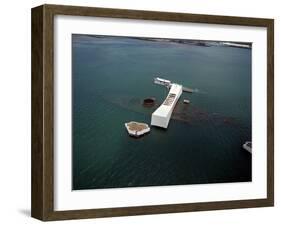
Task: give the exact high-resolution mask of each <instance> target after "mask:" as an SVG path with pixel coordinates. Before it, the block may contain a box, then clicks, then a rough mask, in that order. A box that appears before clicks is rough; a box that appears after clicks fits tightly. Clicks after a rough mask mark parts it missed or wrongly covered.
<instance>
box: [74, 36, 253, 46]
mask: <svg viewBox="0 0 281 226" xmlns="http://www.w3.org/2000/svg"><path fill="white" fill-rule="evenodd" d="M73 35H81V36H87V37H95V38H130V39H136V40H142V41H150V42H167V43H178V44H188V45H196V46H202V47H211V46H224V47H232V48H244V49H251V48H252V43H250V42H233V41H227V40H224V41H215V40H195V39H178V38H175V39H174V38H153V37H131V36H112V35H89V34H73ZM226 43H227V44H226Z"/></svg>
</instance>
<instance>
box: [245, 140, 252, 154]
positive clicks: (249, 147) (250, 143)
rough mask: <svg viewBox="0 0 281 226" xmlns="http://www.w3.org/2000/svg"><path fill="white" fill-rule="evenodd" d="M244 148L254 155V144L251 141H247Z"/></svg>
mask: <svg viewBox="0 0 281 226" xmlns="http://www.w3.org/2000/svg"><path fill="white" fill-rule="evenodd" d="M243 148H244V149H245V150H246V151H248V152H250V153H251V154H252V142H251V141H247V142H245V144H243Z"/></svg>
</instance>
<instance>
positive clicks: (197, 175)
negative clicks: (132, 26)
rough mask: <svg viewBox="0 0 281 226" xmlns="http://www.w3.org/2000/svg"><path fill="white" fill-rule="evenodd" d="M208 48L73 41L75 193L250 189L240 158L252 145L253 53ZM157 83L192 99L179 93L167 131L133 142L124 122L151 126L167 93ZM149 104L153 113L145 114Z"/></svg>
mask: <svg viewBox="0 0 281 226" xmlns="http://www.w3.org/2000/svg"><path fill="white" fill-rule="evenodd" d="M209 44H210V46H200V45H196V44H194V43H192V42H191V43H188V42H187V43H176V42H172V41H164V40H157V41H153V40H143V39H136V38H129V37H111V36H108V37H106V36H88V35H78V34H77V35H76V34H73V35H72V93H73V94H72V102H73V106H72V115H73V116H72V117H73V118H72V138H73V145H72V175H73V178H72V179H73V180H72V181H73V184H72V186H73V189H74V190H79V189H101V188H122V187H139V186H162V185H183V184H205V183H228V182H246V181H251V179H252V176H251V175H252V172H251V168H252V164H251V161H252V160H251V154H250V153H248V152H247V151H245V150H244V149H242V145H243V143H244V142H245V141H248V140H251V127H252V125H251V121H252V119H251V49H244V48H234V47H227V46H222V45H220V43H218V42H214V43H212V42H210V43H209ZM156 75H159V77H163V78H165V79H169V80H171V81H173V82H176V83H179V84H182V85H183V86H186V87H190V88H193V89H196V91H197V92H194V93H192V94H190V93H183V94H182V96H181V98H180V100H179V102H178V104H177V106H176V108H175V111H174V113H173V116H172V119H171V120H170V123H169V127H168V129H167V130H164V129H159V128H156V127H151V132H150V134H148V135H146V136H144V137H141V138H139V139H135V138H132V137H129V136H128V133H127V131H126V129H125V126H124V123H125V122H128V121H139V122H145V123H148V124H150V120H151V113H152V112H153V111H154V110H155V109H156V108H157V106H159V105H160V104H161V102H162V101H163V100H164V99H165V97H166V95H167V93H168V91H167V89H166V88H164V87H162V86H159V85H155V84H154V83H153V78H154V77H156ZM147 97H155V98H156V105H155V106H154V107H152V108H146V107H143V105H142V101H143V99H144V98H147ZM183 99H188V100H190V102H191V103H190V104H189V105H186V104H183Z"/></svg>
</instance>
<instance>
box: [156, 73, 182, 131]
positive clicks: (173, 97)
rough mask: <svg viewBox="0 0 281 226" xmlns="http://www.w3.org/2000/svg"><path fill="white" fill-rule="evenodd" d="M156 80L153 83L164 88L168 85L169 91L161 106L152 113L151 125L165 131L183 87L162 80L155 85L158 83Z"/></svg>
mask: <svg viewBox="0 0 281 226" xmlns="http://www.w3.org/2000/svg"><path fill="white" fill-rule="evenodd" d="M156 79H157V80H154V83H156V84H160V85H164V86H167V85H169V87H170V91H169V93H168V96H167V97H166V99H165V101H164V102H163V103H162V104H161V106H160V107H159V108H157V109H156V111H154V112H153V113H152V116H151V125H152V126H158V127H162V128H165V129H166V128H167V127H168V125H169V121H170V118H171V115H172V112H173V110H174V107H175V106H176V103H177V101H178V99H179V98H180V96H181V94H182V91H183V90H182V88H183V87H182V85H179V84H175V83H171V82H170V81H168V80H164V79H161V80H160V82H159V83H157V82H156V81H159V78H156Z"/></svg>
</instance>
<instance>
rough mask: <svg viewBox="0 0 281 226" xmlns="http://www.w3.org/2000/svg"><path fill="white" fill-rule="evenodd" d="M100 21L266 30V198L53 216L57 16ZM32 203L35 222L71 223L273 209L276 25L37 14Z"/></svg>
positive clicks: (80, 12) (127, 13) (132, 13)
mask: <svg viewBox="0 0 281 226" xmlns="http://www.w3.org/2000/svg"><path fill="white" fill-rule="evenodd" d="M55 15H72V16H89V17H91V16H95V17H110V18H127V19H142V20H157V21H177V22H194V23H208V24H224V25H241V26H256V27H265V28H267V198H265V199H249V200H238V201H218V202H204V203H179V204H169V205H156V206H137V207H122V208H102V209H79V210H70V211H55V210H54V153H53V151H54V150H53V130H54V116H53V112H54V104H53V98H54V80H53V76H54V71H53V70H54V69H53V68H54V62H53V59H54V55H53V54H54V40H53V37H54V16H55ZM31 51H32V168H31V172H32V191H31V192H32V196H31V197H32V200H31V215H32V217H34V218H37V219H40V220H43V221H50V220H66V219H81V218H97V217H114V216H129V215H141V214H160V213H174V212H186V211H202V210H219V209H234V208H249V207H265V206H273V205H274V152H273V150H274V20H273V19H261V18H246V17H230V16H211V15H199V14H198V15H197V14H185V13H167V12H153V11H136V10H124V9H109V8H91V7H77V6H62V5H42V6H39V7H36V8H33V9H32V50H31Z"/></svg>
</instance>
